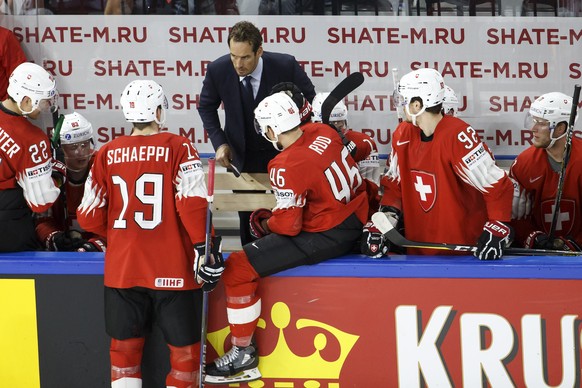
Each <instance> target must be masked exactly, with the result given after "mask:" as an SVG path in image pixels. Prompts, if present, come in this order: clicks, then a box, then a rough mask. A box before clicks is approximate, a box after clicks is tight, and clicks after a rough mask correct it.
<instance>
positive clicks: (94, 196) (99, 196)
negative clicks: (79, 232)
mask: <svg viewBox="0 0 582 388" xmlns="http://www.w3.org/2000/svg"><path fill="white" fill-rule="evenodd" d="M106 204H107V199H106V198H105V191H104V190H103V189H102V188H100V187H98V186H97V184H96V183H94V182H93V179H92V175H91V173H89V176H88V177H87V181H86V182H85V192H84V193H83V199H82V200H81V203H80V204H79V208H78V209H79V211H81V213H89V212H90V211H91V210H93V209H95V208H101V207H104V206H105V205H106Z"/></svg>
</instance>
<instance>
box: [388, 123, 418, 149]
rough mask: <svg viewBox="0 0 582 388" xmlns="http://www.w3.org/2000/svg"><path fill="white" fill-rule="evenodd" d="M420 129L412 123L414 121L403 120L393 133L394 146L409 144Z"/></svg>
mask: <svg viewBox="0 0 582 388" xmlns="http://www.w3.org/2000/svg"><path fill="white" fill-rule="evenodd" d="M419 131H420V128H418V127H416V126H414V125H412V123H409V122H406V121H403V122H401V123H400V124H398V126H397V127H396V129H395V130H394V133H393V134H392V147H393V148H398V147H400V146H401V145H404V144H408V143H409V142H410V141H411V140H412V139H413V138H414V135H415V133H416V134H418V132H419Z"/></svg>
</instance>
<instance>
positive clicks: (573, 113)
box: [548, 85, 580, 241]
mask: <svg viewBox="0 0 582 388" xmlns="http://www.w3.org/2000/svg"><path fill="white" fill-rule="evenodd" d="M579 101H580V85H574V95H573V96H572V111H571V112H570V121H569V122H568V128H567V129H566V130H567V131H568V132H567V135H566V144H565V145H564V157H563V158H562V166H561V167H560V175H559V178H558V189H557V191H556V199H555V201H554V211H553V213H552V223H551V224H550V233H548V241H553V240H554V234H555V233H556V225H557V223H558V214H560V202H562V192H563V191H564V181H565V178H566V166H567V165H568V161H569V160H570V152H571V150H572V134H573V133H574V122H575V121H576V113H577V111H578V102H579Z"/></svg>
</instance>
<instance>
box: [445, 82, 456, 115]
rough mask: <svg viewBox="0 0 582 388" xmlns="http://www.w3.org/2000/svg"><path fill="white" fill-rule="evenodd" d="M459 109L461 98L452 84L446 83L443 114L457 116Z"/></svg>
mask: <svg viewBox="0 0 582 388" xmlns="http://www.w3.org/2000/svg"><path fill="white" fill-rule="evenodd" d="M458 111H459V98H458V97H457V94H456V93H455V91H454V90H453V88H451V87H450V86H447V85H445V95H444V100H443V114H445V115H449V116H453V117H457V112H458Z"/></svg>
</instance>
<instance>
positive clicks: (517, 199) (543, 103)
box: [509, 92, 582, 251]
mask: <svg viewBox="0 0 582 388" xmlns="http://www.w3.org/2000/svg"><path fill="white" fill-rule="evenodd" d="M571 110H572V97H569V96H567V95H565V94H563V93H559V92H553V93H547V94H544V95H542V96H540V97H538V98H537V99H536V100H535V101H534V102H533V103H532V104H531V107H530V109H529V111H528V113H527V115H526V119H525V124H524V125H525V128H529V129H530V130H531V131H532V134H533V138H532V145H531V146H530V147H529V148H527V149H526V150H525V151H523V152H522V153H521V154H520V155H518V157H517V159H516V160H515V161H514V162H513V165H512V166H511V169H510V172H509V176H510V177H511V178H512V179H513V182H514V196H513V219H514V222H513V225H514V226H515V229H516V243H518V244H523V245H524V246H525V247H526V248H544V249H557V250H576V251H579V250H580V246H581V245H582V211H581V210H580V205H581V204H582V194H581V191H580V181H581V177H582V140H580V139H579V138H577V137H576V136H573V137H572V148H571V153H570V160H569V162H568V164H567V166H566V171H565V174H566V176H565V180H564V186H563V191H562V200H561V202H560V207H559V213H558V218H557V223H556V226H555V235H554V236H553V239H552V240H551V241H550V240H549V236H548V233H549V232H550V228H551V223H552V218H553V212H554V211H555V210H554V205H555V198H556V193H557V188H558V179H559V172H560V169H561V163H562V159H563V157H564V146H565V143H566V134H567V131H568V122H569V120H570V114H571Z"/></svg>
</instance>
